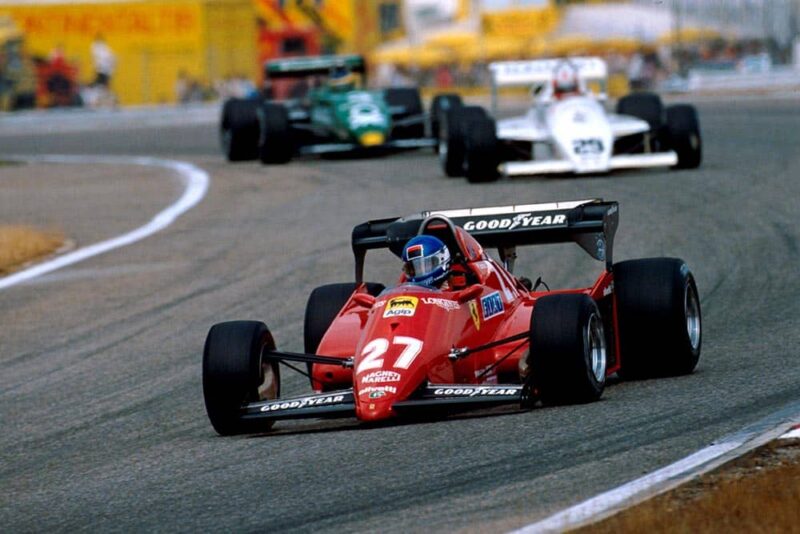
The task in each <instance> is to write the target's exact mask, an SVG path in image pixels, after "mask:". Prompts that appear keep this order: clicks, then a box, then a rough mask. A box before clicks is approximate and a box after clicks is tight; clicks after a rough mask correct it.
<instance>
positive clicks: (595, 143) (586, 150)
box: [572, 139, 603, 156]
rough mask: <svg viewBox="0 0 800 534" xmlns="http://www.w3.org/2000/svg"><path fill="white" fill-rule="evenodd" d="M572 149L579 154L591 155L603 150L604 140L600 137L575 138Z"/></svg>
mask: <svg viewBox="0 0 800 534" xmlns="http://www.w3.org/2000/svg"><path fill="white" fill-rule="evenodd" d="M572 149H573V150H574V151H575V153H576V154H578V155H579V156H590V155H594V154H601V153H602V152H603V141H602V140H600V139H575V140H574V141H573V142H572Z"/></svg>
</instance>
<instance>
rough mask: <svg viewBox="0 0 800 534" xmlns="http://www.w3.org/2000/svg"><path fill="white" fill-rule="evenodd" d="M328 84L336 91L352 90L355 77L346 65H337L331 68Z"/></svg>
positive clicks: (354, 84)
mask: <svg viewBox="0 0 800 534" xmlns="http://www.w3.org/2000/svg"><path fill="white" fill-rule="evenodd" d="M328 86H330V88H331V89H334V90H336V91H352V90H353V89H355V86H356V77H355V75H354V74H353V73H352V72H350V69H348V68H347V67H346V66H344V65H339V66H337V67H334V68H333V69H331V71H330V74H329V75H328Z"/></svg>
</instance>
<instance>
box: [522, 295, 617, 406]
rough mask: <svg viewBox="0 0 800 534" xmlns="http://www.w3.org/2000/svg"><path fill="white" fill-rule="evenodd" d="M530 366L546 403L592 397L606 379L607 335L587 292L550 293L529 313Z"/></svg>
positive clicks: (599, 392)
mask: <svg viewBox="0 0 800 534" xmlns="http://www.w3.org/2000/svg"><path fill="white" fill-rule="evenodd" d="M528 359H529V361H528V367H529V369H530V380H531V386H532V389H533V393H534V394H535V395H536V396H538V398H539V399H541V400H542V402H543V403H544V404H577V403H584V402H591V401H595V400H597V399H599V398H600V396H601V395H602V394H603V389H604V388H605V384H606V364H607V352H606V337H605V332H604V330H603V321H602V319H601V317H600V311H599V310H598V308H597V304H595V302H594V301H593V300H592V299H591V298H589V297H588V296H587V295H552V296H547V297H542V298H540V299H538V300H537V301H536V304H535V305H534V308H533V313H532V314H531V333H530V350H529V353H528Z"/></svg>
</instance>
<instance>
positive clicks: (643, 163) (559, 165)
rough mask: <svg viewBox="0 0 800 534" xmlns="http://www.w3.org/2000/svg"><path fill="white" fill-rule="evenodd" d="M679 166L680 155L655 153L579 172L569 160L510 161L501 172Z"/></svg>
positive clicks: (613, 158) (624, 157)
mask: <svg viewBox="0 0 800 534" xmlns="http://www.w3.org/2000/svg"><path fill="white" fill-rule="evenodd" d="M677 164H678V154H676V153H675V152H674V151H672V150H670V151H667V152H653V153H650V154H620V155H618V156H611V158H609V160H608V165H607V166H605V165H604V166H602V167H597V168H591V169H588V170H585V169H581V170H578V169H577V168H576V166H575V165H574V164H573V163H572V162H571V161H569V160H566V159H563V160H559V159H551V160H541V161H539V160H532V161H508V162H505V163H501V164H500V167H499V169H500V172H501V173H502V174H503V175H505V176H531V175H536V174H568V173H575V174H581V173H596V172H608V171H613V170H618V169H639V168H647V167H672V166H673V165H677Z"/></svg>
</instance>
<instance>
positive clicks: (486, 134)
mask: <svg viewBox="0 0 800 534" xmlns="http://www.w3.org/2000/svg"><path fill="white" fill-rule="evenodd" d="M499 147H500V145H499V143H498V141H497V131H496V126H495V122H494V119H492V118H491V117H489V116H483V117H481V118H476V119H473V120H472V121H470V123H469V128H468V129H467V130H466V131H465V135H464V174H465V175H466V177H467V180H468V181H469V182H471V183H478V182H493V181H495V180H497V178H498V177H499V176H500V175H499V173H498V171H497V166H498V165H499V164H500V158H499V156H498V150H499Z"/></svg>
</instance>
